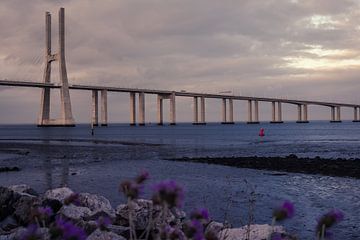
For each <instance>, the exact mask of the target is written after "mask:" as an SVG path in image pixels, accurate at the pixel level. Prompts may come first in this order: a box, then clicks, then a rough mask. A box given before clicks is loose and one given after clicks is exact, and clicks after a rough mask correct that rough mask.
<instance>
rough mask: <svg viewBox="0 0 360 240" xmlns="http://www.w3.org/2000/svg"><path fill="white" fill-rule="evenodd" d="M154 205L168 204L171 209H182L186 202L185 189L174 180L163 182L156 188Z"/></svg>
mask: <svg viewBox="0 0 360 240" xmlns="http://www.w3.org/2000/svg"><path fill="white" fill-rule="evenodd" d="M152 200H153V202H154V204H161V205H163V204H167V205H168V206H169V207H170V208H172V207H181V206H182V204H183V201H184V191H183V188H182V187H181V186H180V185H178V184H177V183H176V182H175V181H173V180H166V181H162V182H160V183H158V184H156V185H155V186H154V195H153V197H152Z"/></svg>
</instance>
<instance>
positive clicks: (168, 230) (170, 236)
mask: <svg viewBox="0 0 360 240" xmlns="http://www.w3.org/2000/svg"><path fill="white" fill-rule="evenodd" d="M160 239H164V240H185V239H186V237H185V235H184V233H183V232H182V231H181V230H179V229H178V228H173V227H170V226H169V225H166V226H165V227H163V229H162V230H161V232H160Z"/></svg>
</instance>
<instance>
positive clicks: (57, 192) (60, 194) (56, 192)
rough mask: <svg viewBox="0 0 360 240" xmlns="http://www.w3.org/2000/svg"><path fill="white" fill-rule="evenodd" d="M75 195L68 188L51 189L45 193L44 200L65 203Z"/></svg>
mask: <svg viewBox="0 0 360 240" xmlns="http://www.w3.org/2000/svg"><path fill="white" fill-rule="evenodd" d="M73 193H74V192H73V191H72V190H71V189H70V188H67V187H62V188H55V189H50V190H48V191H46V192H45V194H44V199H53V200H54V199H55V200H58V201H60V202H61V203H64V200H65V199H66V198H68V197H69V196H70V195H71V194H73Z"/></svg>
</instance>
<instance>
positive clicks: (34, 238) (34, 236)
mask: <svg viewBox="0 0 360 240" xmlns="http://www.w3.org/2000/svg"><path fill="white" fill-rule="evenodd" d="M38 239H39V240H40V239H42V236H41V235H40V233H39V232H38V226H37V225H36V224H30V225H29V226H28V227H27V228H26V231H25V232H24V234H23V235H22V236H21V240H38Z"/></svg>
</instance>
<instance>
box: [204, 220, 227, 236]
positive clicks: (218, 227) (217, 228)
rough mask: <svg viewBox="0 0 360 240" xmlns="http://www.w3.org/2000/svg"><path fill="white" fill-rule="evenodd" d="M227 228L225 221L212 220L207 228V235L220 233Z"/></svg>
mask: <svg viewBox="0 0 360 240" xmlns="http://www.w3.org/2000/svg"><path fill="white" fill-rule="evenodd" d="M224 228H225V226H224V224H223V223H220V222H215V221H210V222H209V223H208V224H207V225H206V228H205V235H206V234H210V233H213V234H215V235H218V234H219V232H221V231H222V230H223V229H224Z"/></svg>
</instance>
